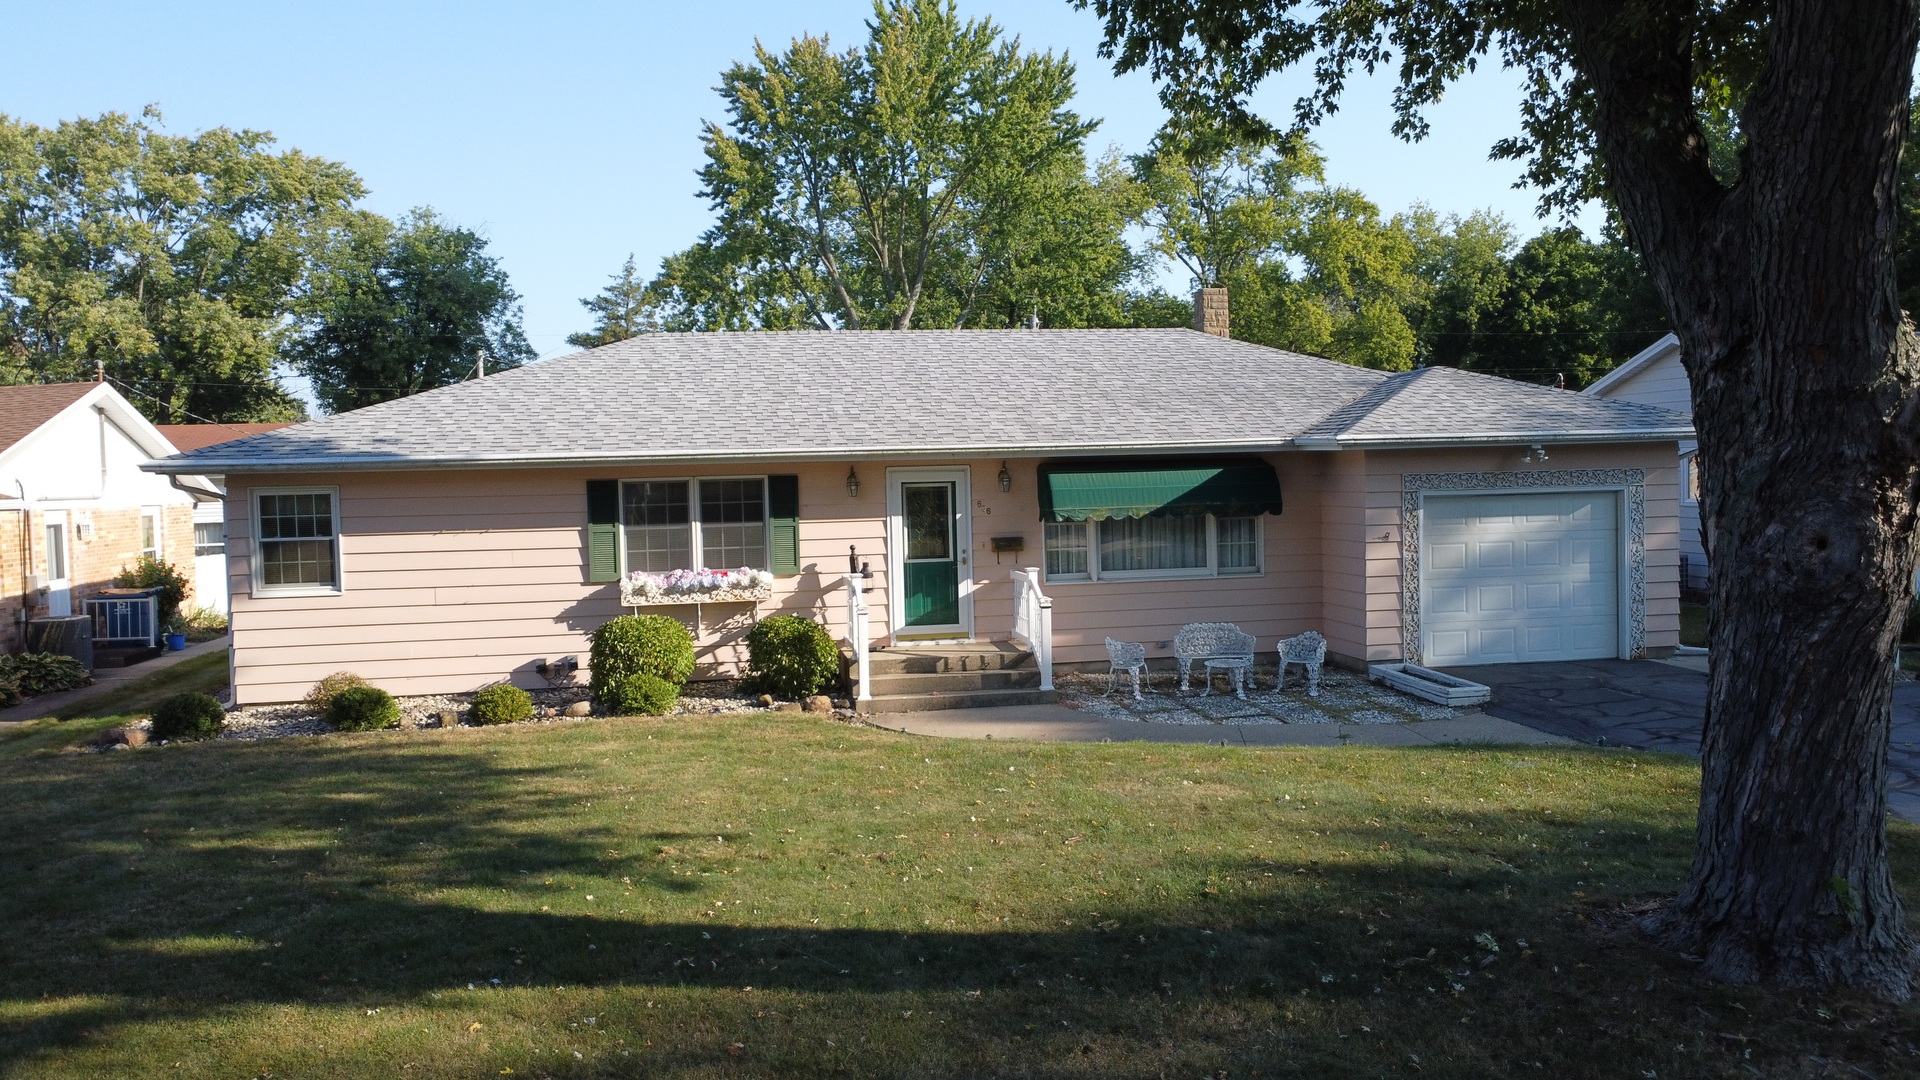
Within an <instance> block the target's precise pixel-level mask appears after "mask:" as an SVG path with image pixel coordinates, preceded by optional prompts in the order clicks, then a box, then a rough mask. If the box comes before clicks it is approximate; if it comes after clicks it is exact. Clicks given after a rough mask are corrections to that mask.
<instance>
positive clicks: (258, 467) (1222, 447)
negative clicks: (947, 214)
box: [140, 439, 1295, 475]
mask: <svg viewBox="0 0 1920 1080" xmlns="http://www.w3.org/2000/svg"><path fill="white" fill-rule="evenodd" d="M1293 449H1295V447H1294V445H1293V443H1292V441H1291V440H1287V439H1282V440H1279V441H1275V440H1272V439H1259V440H1248V441H1244V442H1223V441H1218V440H1215V441H1212V442H1204V443H1152V444H1142V443H1111V444H1098V445H1082V446H1050V445H1028V446H933V447H913V448H901V447H860V448H852V447H820V448H811V447H810V448H802V449H787V450H765V451H760V452H756V453H726V454H685V453H681V454H658V455H649V454H629V453H608V454H563V455H553V456H548V457H530V456H524V455H505V454H500V455H485V456H463V457H447V458H418V457H408V458H397V457H384V456H374V455H370V454H333V455H328V456H327V457H309V458H278V459H264V460H263V459H258V458H255V459H251V460H246V459H241V460H235V459H231V458H228V459H208V458H191V459H184V458H182V459H174V458H162V459H161V460H159V461H149V462H146V463H145V464H142V465H141V466H140V467H141V468H142V469H144V470H146V471H147V472H156V473H174V474H182V473H186V474H211V475H218V474H223V473H263V472H339V471H345V470H353V471H359V470H369V469H412V470H433V469H547V468H578V467H588V466H592V467H598V466H612V465H699V464H705V463H715V464H724V463H735V462H755V461H784V462H808V461H890V460H900V459H902V458H938V459H942V460H951V459H953V458H966V457H996V458H997V457H1104V456H1112V455H1132V454H1139V455H1166V454H1218V453H1221V452H1223V451H1225V452H1237V453H1281V452H1285V451H1290V450H1293Z"/></svg>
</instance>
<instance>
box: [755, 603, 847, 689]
mask: <svg viewBox="0 0 1920 1080" xmlns="http://www.w3.org/2000/svg"><path fill="white" fill-rule="evenodd" d="M839 677H840V646H838V645H836V644H834V641H833V636H832V635H831V634H828V633H827V628H826V627H824V626H821V625H820V624H819V623H817V622H814V621H813V620H812V619H809V618H806V617H804V616H801V615H775V616H773V617H772V618H769V619H762V620H761V621H760V623H759V624H758V625H756V626H755V627H754V628H753V629H752V630H749V631H748V632H747V678H746V685H747V688H748V689H749V690H750V692H752V693H756V694H772V695H774V696H775V697H783V698H786V699H788V700H789V701H793V700H798V699H800V698H803V697H807V696H809V695H812V694H817V693H819V692H820V691H821V689H822V688H823V687H826V686H828V685H830V684H831V683H833V682H834V681H835V680H836V679H838V678H839Z"/></svg>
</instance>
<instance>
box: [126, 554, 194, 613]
mask: <svg viewBox="0 0 1920 1080" xmlns="http://www.w3.org/2000/svg"><path fill="white" fill-rule="evenodd" d="M113 583H114V584H115V585H118V586H120V587H121V588H124V589H152V588H156V587H157V588H158V589H159V590H160V592H159V594H158V597H157V599H158V600H159V607H160V611H159V613H158V614H159V616H160V625H161V626H165V625H167V624H168V623H170V622H172V621H173V617H174V616H175V615H176V614H179V611H180V605H181V604H183V603H185V602H186V599H187V576H186V575H185V574H183V573H181V572H180V569H179V568H178V567H176V566H174V565H173V564H172V563H168V562H161V561H160V560H159V559H156V558H154V557H153V556H151V555H142V556H140V561H139V562H137V563H134V564H133V566H132V568H130V569H127V570H122V571H120V576H119V577H117V578H115V579H114V582H113Z"/></svg>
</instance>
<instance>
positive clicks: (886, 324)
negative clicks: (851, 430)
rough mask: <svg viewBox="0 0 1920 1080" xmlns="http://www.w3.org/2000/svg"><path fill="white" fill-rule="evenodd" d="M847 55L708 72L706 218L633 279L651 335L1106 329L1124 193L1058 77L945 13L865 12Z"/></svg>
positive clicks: (800, 52)
mask: <svg viewBox="0 0 1920 1080" xmlns="http://www.w3.org/2000/svg"><path fill="white" fill-rule="evenodd" d="M867 25H868V38H867V41H866V43H865V45H864V46H863V47H862V48H861V49H859V50H855V51H849V52H845V53H837V52H834V51H833V50H832V49H831V47H830V46H829V44H828V42H827V40H826V39H824V38H819V37H811V36H809V37H803V38H800V39H799V40H797V41H795V42H793V43H792V44H791V45H790V46H789V47H788V49H787V50H786V51H785V52H782V53H775V52H772V51H771V50H768V49H766V48H764V47H760V46H756V48H755V53H754V60H753V62H752V63H746V64H738V65H736V66H734V67H733V68H732V69H730V70H729V71H727V72H726V73H725V74H724V75H723V77H722V84H721V87H720V93H721V97H722V98H723V99H724V100H725V102H726V106H727V112H728V113H729V116H730V119H729V121H728V123H727V124H726V125H724V126H723V125H720V124H709V125H708V127H707V131H706V134H705V136H704V139H705V142H706V154H707V164H706V165H705V167H704V168H703V169H702V170H701V174H700V175H701V182H702V189H701V193H702V194H703V195H704V196H706V197H707V198H708V199H709V200H711V202H712V205H713V207H714V209H715V210H716V212H717V213H718V215H719V221H718V222H717V223H716V224H715V226H714V227H713V228H712V229H711V230H709V231H708V232H707V233H706V234H705V235H704V236H702V237H701V239H700V240H699V241H698V242H697V243H696V244H694V245H693V247H691V248H689V249H688V250H687V251H684V252H681V253H679V254H677V255H674V256H671V257H669V258H668V259H666V260H665V261H664V262H663V264H662V267H661V272H660V274H659V276H658V277H656V278H655V280H654V281H653V282H652V283H651V285H650V287H649V288H650V295H651V296H652V297H653V301H654V306H653V308H652V314H653V316H654V317H655V318H656V319H657V321H658V322H659V324H660V325H661V326H662V327H664V328H668V329H696V328H700V329H723V328H725V329H739V328H747V327H759V328H766V329H783V328H795V327H819V328H823V329H825V328H835V327H842V328H846V329H862V328H895V329H905V328H909V327H914V326H977V325H1004V324H1007V323H1008V322H1011V321H1019V320H1024V319H1028V318H1032V317H1034V316H1035V315H1040V316H1041V317H1043V318H1046V317H1052V318H1060V319H1068V320H1092V319H1097V318H1101V317H1107V318H1118V317H1120V311H1121V309H1122V307H1123V306H1124V305H1122V304H1121V303H1120V302H1119V301H1118V300H1117V299H1096V300H1089V299H1088V297H1089V296H1090V295H1094V294H1101V295H1104V294H1105V293H1107V292H1110V291H1113V287H1114V285H1115V283H1117V282H1118V281H1120V280H1122V279H1124V278H1125V277H1126V276H1127V275H1128V274H1129V273H1131V271H1132V269H1133V267H1134V264H1133V262H1132V261H1131V255H1130V253H1129V252H1127V250H1126V248H1125V245H1124V242H1123V240H1122V238H1121V231H1122V230H1121V228H1116V227H1115V224H1116V221H1117V220H1118V219H1120V218H1124V216H1125V214H1126V209H1127V206H1128V199H1129V198H1130V195H1129V192H1128V189H1127V187H1126V186H1125V185H1123V184H1121V183H1120V182H1119V180H1120V178H1118V177H1115V176H1113V175H1111V174H1110V173H1108V174H1104V175H1099V174H1097V175H1095V176H1092V177H1089V176H1088V175H1087V173H1088V170H1087V166H1086V160H1085V151H1084V143H1085V140H1086V136H1087V134H1088V133H1089V132H1091V131H1092V130H1093V127H1094V125H1093V124H1091V123H1087V122H1085V121H1082V120H1081V119H1080V118H1079V117H1078V116H1076V115H1075V114H1074V113H1073V112H1072V111H1070V110H1069V109H1068V108H1067V103H1068V101H1069V100H1070V99H1071V98H1072V96H1073V67H1072V65H1071V64H1069V63H1068V62H1067V61H1066V60H1065V59H1064V58H1056V57H1055V56H1053V55H1052V54H1051V53H1042V54H1034V53H1027V52H1023V51H1021V49H1020V48H1019V43H1018V41H1015V40H1007V39H1005V38H1003V37H1002V35H1001V31H1000V28H999V27H998V26H996V25H994V24H993V23H992V22H991V21H990V20H985V19H981V20H966V21H962V20H961V19H960V17H959V16H958V14H957V13H956V11H955V8H954V5H953V4H952V3H951V2H950V0H893V2H889V3H877V4H876V5H875V7H874V17H873V19H872V21H870V22H869V23H868V24H867Z"/></svg>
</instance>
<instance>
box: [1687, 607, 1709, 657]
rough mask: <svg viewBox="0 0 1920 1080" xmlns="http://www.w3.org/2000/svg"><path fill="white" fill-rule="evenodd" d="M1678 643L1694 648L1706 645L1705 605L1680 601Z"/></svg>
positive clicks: (1701, 647)
mask: <svg viewBox="0 0 1920 1080" xmlns="http://www.w3.org/2000/svg"><path fill="white" fill-rule="evenodd" d="M1680 644H1682V645H1691V646H1693V647H1694V648H1696V649H1704V648H1706V647H1707V605H1705V604H1690V603H1686V602H1684V601H1682V602H1681V604H1680Z"/></svg>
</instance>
